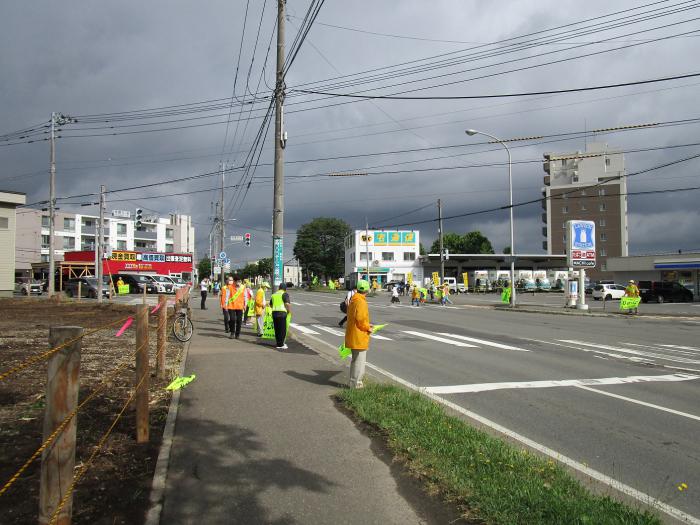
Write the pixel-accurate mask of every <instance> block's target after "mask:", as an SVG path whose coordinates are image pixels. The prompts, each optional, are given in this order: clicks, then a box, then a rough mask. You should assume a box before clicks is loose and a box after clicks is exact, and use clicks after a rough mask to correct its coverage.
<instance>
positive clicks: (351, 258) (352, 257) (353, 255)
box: [350, 252, 355, 262]
mask: <svg viewBox="0 0 700 525" xmlns="http://www.w3.org/2000/svg"><path fill="white" fill-rule="evenodd" d="M350 262H355V252H352V253H351V254H350Z"/></svg>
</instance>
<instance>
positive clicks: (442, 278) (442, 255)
mask: <svg viewBox="0 0 700 525" xmlns="http://www.w3.org/2000/svg"><path fill="white" fill-rule="evenodd" d="M438 236H439V238H440V284H442V283H444V282H445V248H444V247H443V245H442V202H441V201H440V199H438Z"/></svg>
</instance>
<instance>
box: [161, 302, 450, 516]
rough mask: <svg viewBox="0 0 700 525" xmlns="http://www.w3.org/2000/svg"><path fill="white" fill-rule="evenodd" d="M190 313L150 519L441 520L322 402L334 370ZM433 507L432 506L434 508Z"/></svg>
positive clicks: (292, 346) (216, 318)
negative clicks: (166, 459) (182, 376)
mask: <svg viewBox="0 0 700 525" xmlns="http://www.w3.org/2000/svg"><path fill="white" fill-rule="evenodd" d="M209 303H210V304H209V306H210V309H209V310H206V311H202V310H199V309H195V310H194V317H195V323H194V324H195V333H194V336H193V338H192V341H191V346H190V349H189V355H188V357H187V363H186V368H185V370H186V372H185V373H186V374H187V375H189V374H192V373H195V374H197V379H196V380H195V381H194V382H193V383H191V384H190V385H189V386H188V387H187V388H186V389H185V390H184V391H183V392H182V396H181V398H180V408H179V412H178V416H177V423H176V427H175V435H174V439H173V445H172V452H171V456H170V464H169V469H168V476H167V481H166V486H165V495H164V501H163V512H162V514H161V520H160V523H162V524H180V523H185V524H189V523H197V524H200V525H203V524H218V523H222V524H229V523H245V524H258V523H274V524H279V525H282V524H285V525H286V524H291V523H348V524H351V523H362V524H370V523H377V524H379V523H382V524H385V523H396V524H399V523H401V524H411V523H438V522H446V520H445V517H446V516H445V515H444V514H443V515H440V514H442V511H441V510H440V509H439V508H435V507H436V505H435V504H431V503H430V502H429V501H427V498H426V497H425V496H423V495H422V494H420V493H419V492H420V491H418V490H417V489H416V484H415V482H413V481H411V480H409V479H408V478H405V477H403V475H401V474H400V473H398V472H399V471H400V468H399V467H398V466H397V465H393V466H392V465H391V463H390V461H391V458H387V457H385V456H386V454H385V453H383V452H382V450H381V449H379V448H378V447H377V446H376V445H375V444H374V443H373V442H372V440H370V439H369V438H368V437H367V436H365V435H364V434H362V432H360V430H358V428H356V426H355V424H354V423H353V421H351V420H350V419H349V418H348V417H347V416H346V415H344V414H343V413H341V412H340V411H339V410H338V409H337V408H336V407H335V406H334V404H333V400H332V399H331V395H332V394H333V393H334V392H335V391H336V390H337V388H338V383H345V382H346V381H347V370H346V369H345V370H344V369H341V368H340V367H338V366H337V365H335V364H334V363H332V362H330V361H328V360H327V359H324V358H322V357H320V356H319V355H317V354H316V353H314V352H312V351H311V350H309V349H307V348H306V347H304V346H302V345H301V344H300V343H298V342H296V341H293V340H291V341H290V340H289V339H288V341H287V343H288V345H289V350H286V351H284V352H278V351H277V350H276V349H275V348H274V346H273V345H272V344H271V342H269V341H264V342H262V343H261V342H259V341H258V340H257V338H256V337H255V335H254V334H252V333H251V329H250V328H246V327H244V329H243V331H242V334H241V339H240V340H238V341H236V340H231V339H229V338H228V334H225V333H224V330H223V321H222V320H221V319H220V314H221V312H220V310H219V309H218V308H215V302H214V301H209ZM437 507H440V508H441V507H442V505H437Z"/></svg>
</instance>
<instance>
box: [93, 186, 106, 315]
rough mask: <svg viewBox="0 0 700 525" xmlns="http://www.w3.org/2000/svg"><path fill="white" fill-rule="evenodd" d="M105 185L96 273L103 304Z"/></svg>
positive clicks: (97, 247)
mask: <svg viewBox="0 0 700 525" xmlns="http://www.w3.org/2000/svg"><path fill="white" fill-rule="evenodd" d="M104 221H105V185H104V184H101V185H100V222H99V224H98V226H97V243H96V244H95V249H96V250H97V262H96V263H95V264H96V266H97V268H95V270H96V271H95V273H96V274H97V302H98V303H101V302H102V275H103V272H102V260H103V259H104V236H105V226H104V223H105V222H104Z"/></svg>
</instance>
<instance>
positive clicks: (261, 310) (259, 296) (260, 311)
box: [255, 281, 270, 337]
mask: <svg viewBox="0 0 700 525" xmlns="http://www.w3.org/2000/svg"><path fill="white" fill-rule="evenodd" d="M269 288H270V285H269V284H268V283H267V282H266V281H263V282H262V283H261V284H260V287H259V288H258V290H257V292H255V319H256V321H257V322H256V333H257V334H258V337H262V335H263V328H264V326H265V290H267V289H269Z"/></svg>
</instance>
